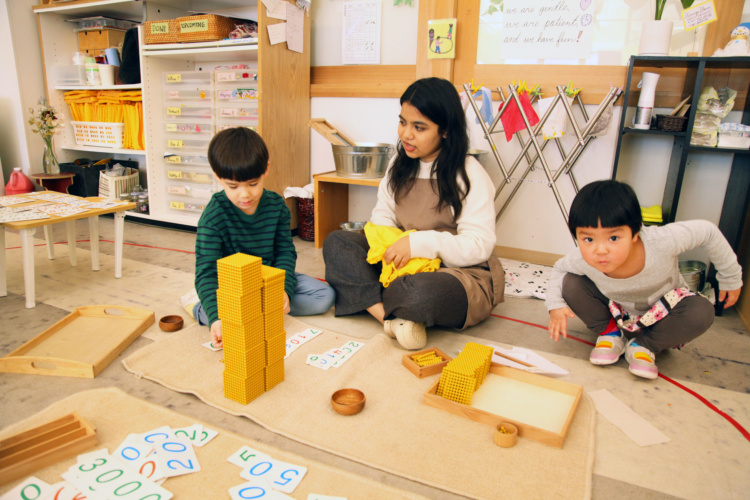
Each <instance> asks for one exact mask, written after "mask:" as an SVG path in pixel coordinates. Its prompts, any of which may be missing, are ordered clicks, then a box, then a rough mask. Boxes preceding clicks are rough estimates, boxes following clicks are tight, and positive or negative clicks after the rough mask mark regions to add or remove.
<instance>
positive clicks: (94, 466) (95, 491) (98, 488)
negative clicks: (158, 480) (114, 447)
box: [62, 457, 172, 500]
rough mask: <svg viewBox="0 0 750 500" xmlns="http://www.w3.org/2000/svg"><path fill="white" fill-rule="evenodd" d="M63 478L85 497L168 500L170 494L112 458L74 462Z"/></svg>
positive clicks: (124, 499)
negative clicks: (80, 462)
mask: <svg viewBox="0 0 750 500" xmlns="http://www.w3.org/2000/svg"><path fill="white" fill-rule="evenodd" d="M62 477H63V478H64V479H65V480H66V481H69V482H70V483H72V484H73V485H74V486H75V487H76V488H77V489H79V490H80V491H81V492H85V494H86V498H87V499H91V498H105V499H108V498H118V499H119V498H122V499H123V500H137V499H141V498H160V499H164V500H167V499H169V498H171V497H172V493H171V492H169V491H168V490H166V489H164V488H162V487H161V486H159V485H157V484H155V483H154V482H153V481H150V480H148V479H146V478H145V477H143V476H142V475H140V474H138V473H137V472H135V471H133V470H131V469H130V468H129V467H128V466H127V465H125V464H124V463H122V462H121V461H119V460H117V459H115V458H113V457H108V458H96V459H94V460H92V461H91V462H89V463H82V464H76V465H74V466H73V467H71V468H70V469H68V471H67V472H66V473H64V474H63V475H62Z"/></svg>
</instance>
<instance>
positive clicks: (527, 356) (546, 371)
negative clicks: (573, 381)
mask: <svg viewBox="0 0 750 500" xmlns="http://www.w3.org/2000/svg"><path fill="white" fill-rule="evenodd" d="M490 347H494V348H495V354H493V355H492V362H493V363H497V364H499V365H504V366H510V367H511V368H518V369H519V370H524V371H527V372H529V373H539V374H542V375H550V376H562V375H567V374H568V370H565V369H564V368H560V367H559V366H557V365H556V364H555V363H553V362H552V361H549V360H548V359H546V358H544V357H543V356H541V355H539V354H537V353H535V352H534V351H532V350H531V349H526V348H523V347H513V348H512V349H505V348H503V347H498V346H494V345H490ZM498 352H501V353H503V354H505V355H507V356H510V357H512V358H516V359H519V360H521V361H524V362H526V363H528V364H530V365H534V368H530V367H528V366H525V365H522V364H520V363H514V362H513V361H511V360H509V359H506V358H504V357H502V356H498V355H497V353H498Z"/></svg>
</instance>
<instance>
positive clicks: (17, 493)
mask: <svg viewBox="0 0 750 500" xmlns="http://www.w3.org/2000/svg"><path fill="white" fill-rule="evenodd" d="M52 493H54V492H53V490H52V486H50V485H49V483H46V482H44V481H42V480H41V479H39V478H37V477H34V476H30V477H28V478H26V480H25V481H24V482H22V483H21V484H19V485H18V486H16V487H15V488H13V489H12V490H10V491H9V492H8V493H6V494H5V495H3V496H1V497H0V500H45V499H46V498H47V497H48V496H49V495H50V494H52Z"/></svg>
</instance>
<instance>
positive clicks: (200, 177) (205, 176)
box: [190, 174, 211, 182]
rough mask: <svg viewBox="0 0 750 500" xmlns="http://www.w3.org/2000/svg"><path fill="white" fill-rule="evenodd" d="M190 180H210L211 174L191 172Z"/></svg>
mask: <svg viewBox="0 0 750 500" xmlns="http://www.w3.org/2000/svg"><path fill="white" fill-rule="evenodd" d="M190 180H191V181H193V182H211V176H210V175H208V174H193V175H192V176H190Z"/></svg>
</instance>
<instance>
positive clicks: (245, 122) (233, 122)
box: [216, 117, 258, 132]
mask: <svg viewBox="0 0 750 500" xmlns="http://www.w3.org/2000/svg"><path fill="white" fill-rule="evenodd" d="M234 127H247V128H251V129H253V130H255V129H256V128H257V127H258V118H257V117H255V118H217V119H216V132H221V131H222V130H226V129H228V128H234Z"/></svg>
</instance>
